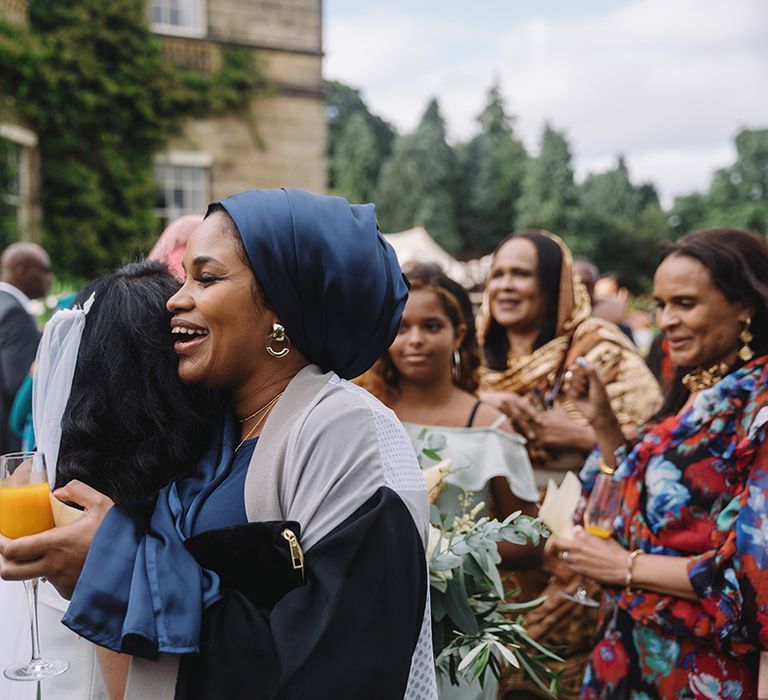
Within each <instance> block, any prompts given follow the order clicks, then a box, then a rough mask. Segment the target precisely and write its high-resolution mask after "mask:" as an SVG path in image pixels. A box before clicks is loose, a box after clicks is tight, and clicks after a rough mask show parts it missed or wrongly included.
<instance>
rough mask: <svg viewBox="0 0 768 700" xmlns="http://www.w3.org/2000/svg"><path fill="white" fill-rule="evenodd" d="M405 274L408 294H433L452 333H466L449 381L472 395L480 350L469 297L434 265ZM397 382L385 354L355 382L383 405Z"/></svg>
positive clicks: (397, 379) (389, 397)
mask: <svg viewBox="0 0 768 700" xmlns="http://www.w3.org/2000/svg"><path fill="white" fill-rule="evenodd" d="M405 274H406V277H407V278H408V283H409V284H410V291H411V293H413V292H416V291H419V290H425V291H429V292H433V293H434V294H435V296H437V298H438V300H439V301H440V305H441V307H442V309H443V311H444V312H445V315H446V316H448V318H449V320H450V322H451V325H452V326H453V328H454V330H458V328H459V326H462V325H463V326H465V327H466V329H467V331H466V333H465V334H464V338H463V339H462V341H461V345H460V346H459V356H460V358H461V365H460V367H459V370H458V376H457V377H454V378H453V382H454V384H456V386H458V387H459V388H460V389H463V390H464V391H467V392H469V393H470V394H473V393H475V391H477V387H478V376H477V372H478V369H479V367H480V350H479V348H478V345H477V331H476V330H475V319H474V311H473V309H472V302H471V301H470V299H469V295H468V294H467V292H466V290H465V289H464V287H462V286H461V285H460V284H459V283H458V282H456V281H454V280H452V279H451V278H450V277H448V275H446V274H445V273H444V272H443V271H442V270H441V269H440V268H439V266H437V265H434V264H429V263H423V264H414V265H411V266H409V267H408V268H407V272H406V273H405ZM399 380H400V377H399V375H398V372H397V369H396V367H395V365H394V363H393V362H392V360H391V358H390V356H389V352H388V351H387V352H385V353H384V354H383V355H382V356H381V357H380V358H379V360H377V362H376V364H374V366H373V367H372V368H371V369H370V370H369V371H368V372H366V373H365V374H364V375H362V377H361V378H360V381H359V382H358V383H359V384H361V385H362V386H364V387H365V388H366V389H368V391H370V392H371V393H372V394H374V395H375V396H377V397H378V398H380V399H382V400H383V401H384V402H385V403H389V402H390V401H391V398H392V394H393V393H396V392H397V387H398V384H399Z"/></svg>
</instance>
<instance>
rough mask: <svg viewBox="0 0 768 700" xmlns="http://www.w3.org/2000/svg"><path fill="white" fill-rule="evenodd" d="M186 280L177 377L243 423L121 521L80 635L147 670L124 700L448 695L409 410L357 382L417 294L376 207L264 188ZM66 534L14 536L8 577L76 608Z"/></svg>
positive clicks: (195, 260) (86, 586)
mask: <svg viewBox="0 0 768 700" xmlns="http://www.w3.org/2000/svg"><path fill="white" fill-rule="evenodd" d="M184 266H185V269H186V275H187V276H186V281H185V283H184V286H183V287H182V289H181V290H180V291H179V292H178V293H177V294H175V295H174V296H173V297H172V298H171V299H170V300H169V302H168V308H169V310H170V311H171V313H172V314H173V319H172V321H171V333H172V338H173V340H174V341H175V342H174V349H175V350H176V352H177V353H178V355H179V376H180V377H181V378H182V380H183V381H185V382H190V383H202V384H205V385H208V386H211V387H216V388H218V389H223V390H225V391H228V392H230V394H231V411H230V412H229V414H228V415H227V416H226V417H225V419H224V420H223V422H222V425H221V427H220V429H219V430H217V431H216V438H215V439H214V441H213V443H212V444H211V447H210V450H209V453H208V455H207V457H206V458H205V459H203V460H202V461H201V463H200V464H199V465H198V466H197V467H196V468H195V470H194V471H193V472H192V473H191V474H190V475H189V476H188V477H186V478H184V479H181V480H179V481H176V482H174V483H172V484H171V485H170V486H168V487H166V488H164V489H163V490H162V491H161V492H160V493H159V494H158V496H157V499H156V501H155V502H154V504H147V503H141V504H123V505H120V506H115V507H113V508H111V509H110V510H109V511H108V512H107V514H106V516H105V517H104V519H103V521H102V522H101V525H100V527H99V529H98V532H97V533H96V536H95V537H94V538H93V541H92V542H91V546H90V551H89V552H88V556H87V559H86V561H85V565H84V567H83V568H82V573H81V574H80V576H79V579H78V580H77V583H76V586H75V587H74V593H73V594H72V602H71V605H70V608H69V611H68V613H67V615H66V616H65V618H64V620H63V621H64V623H65V624H66V625H67V626H69V627H70V628H71V629H72V630H74V631H76V632H78V633H79V634H81V635H82V636H84V637H86V638H88V639H90V640H92V641H93V642H95V643H97V644H99V645H101V646H104V647H106V648H108V649H112V650H113V651H117V652H123V653H125V654H130V655H131V656H132V657H133V659H132V662H131V668H130V673H129V676H128V684H127V689H126V691H125V697H135V698H148V697H153V698H165V697H168V698H170V697H176V698H223V697H226V698H235V699H236V698H281V699H284V700H291V699H293V698H296V699H298V698H315V699H322V698H329V699H330V698H369V697H370V698H373V697H379V698H401V697H408V698H433V697H436V694H435V691H434V671H433V662H432V649H431V641H430V635H429V609H428V581H427V569H426V561H425V555H424V551H425V538H426V530H427V520H428V513H427V498H426V492H425V489H424V484H423V481H422V479H421V476H420V473H419V469H418V466H417V464H416V461H415V457H414V454H413V450H412V448H411V445H410V442H409V440H408V437H407V435H406V434H405V432H404V431H403V429H402V427H401V426H400V424H399V422H398V421H397V418H396V417H395V416H394V414H392V413H391V412H390V411H389V410H388V409H386V408H384V407H383V406H382V405H381V404H380V403H378V402H377V401H376V400H375V399H373V397H371V396H370V395H369V394H367V393H366V392H364V391H363V390H361V389H359V388H358V387H356V386H354V385H352V384H350V383H348V382H347V381H346V379H348V378H351V377H354V376H357V375H358V374H360V373H362V372H363V371H365V370H366V369H368V367H370V365H371V364H373V362H374V360H375V359H376V358H377V357H378V355H379V354H380V353H381V352H382V351H383V350H384V349H385V348H386V347H387V346H388V345H389V344H390V342H391V340H392V338H393V336H394V334H395V333H396V331H397V328H398V325H399V323H400V316H401V313H402V310H403V307H404V304H405V300H406V297H407V287H406V284H405V282H404V280H403V277H402V275H401V273H400V270H399V267H398V265H397V261H396V258H395V256H394V252H393V251H392V249H391V248H390V247H389V246H388V245H387V244H386V243H385V242H384V240H383V238H382V237H381V235H380V234H379V232H378V228H377V225H376V219H375V212H374V208H373V206H372V205H363V206H354V205H349V204H348V203H347V202H346V201H345V200H343V199H341V198H338V197H325V196H319V195H314V194H310V193H308V192H303V191H300V190H269V191H250V192H245V193H242V194H239V195H236V196H234V197H230V198H228V199H225V200H223V201H222V202H220V203H217V204H214V205H211V207H210V208H209V210H208V214H207V217H206V219H205V221H204V222H203V224H202V225H201V226H200V228H198V229H197V230H196V231H195V233H194V234H193V235H192V237H191V238H190V240H189V243H188V246H187V250H186V254H185V261H184ZM169 439H183V436H169ZM94 517H96V516H95V515H94ZM84 520H85V519H84ZM92 521H93V518H91V522H92ZM75 525H76V524H75ZM72 527H74V526H72ZM91 527H92V525H91ZM52 537H53V536H52V534H51V533H43V534H41V535H36V536H35V537H34V538H27V540H26V541H25V540H15V541H14V547H13V549H11V548H9V547H8V546H7V543H8V541H2V540H0V554H2V555H3V556H4V557H5V559H4V560H3V562H2V563H3V575H4V576H6V577H11V578H13V577H17V576H21V575H22V574H21V573H20V572H24V575H27V576H31V575H41V574H42V575H47V576H49V578H51V579H52V581H53V583H54V585H57V586H58V587H59V588H60V589H61V590H63V591H64V592H65V593H69V592H71V588H72V585H73V581H74V580H75V575H73V571H75V570H79V568H80V563H79V562H78V561H77V560H78V557H77V555H74V554H72V551H73V549H76V547H74V545H73V543H72V542H70V543H69V545H70V546H69V549H67V548H66V547H65V546H63V545H61V544H57V543H55V542H52V539H51V538H52ZM45 538H48V539H47V540H46V539H45ZM59 539H61V537H59ZM65 550H66V551H65ZM11 557H12V558H13V559H15V560H17V562H16V563H14V561H9V559H11ZM34 557H41V558H40V559H38V560H37V562H33V563H30V562H29V561H27V562H24V563H21V562H20V560H22V559H30V558H34ZM62 561H63V562H64V564H62ZM14 567H18V568H14ZM62 572H65V573H62ZM67 589H69V590H67ZM116 677H117V683H116V684H115V685H113V688H114V689H115V691H116V693H117V694H119V693H120V691H121V687H120V685H121V683H120V674H119V673H118V674H116ZM123 680H124V679H123Z"/></svg>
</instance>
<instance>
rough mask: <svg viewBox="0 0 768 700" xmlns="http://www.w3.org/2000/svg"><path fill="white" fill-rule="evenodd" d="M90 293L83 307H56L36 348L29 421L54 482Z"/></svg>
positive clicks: (91, 301) (90, 303)
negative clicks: (62, 427) (64, 418)
mask: <svg viewBox="0 0 768 700" xmlns="http://www.w3.org/2000/svg"><path fill="white" fill-rule="evenodd" d="M93 300H94V295H93V294H91V296H90V297H89V299H88V301H86V302H85V304H84V305H83V308H82V309H80V308H77V307H75V308H72V309H63V310H61V311H57V312H56V313H55V314H54V315H53V317H52V318H51V320H50V321H48V323H46V324H45V330H44V331H43V337H42V339H41V340H40V345H39V347H38V349H37V358H36V360H35V364H36V370H35V378H34V381H33V382H32V423H33V425H34V428H35V439H36V441H37V449H38V450H39V451H40V452H43V453H44V454H45V463H46V465H47V468H48V481H49V483H50V485H51V488H53V486H54V484H55V482H56V462H57V460H58V458H59V444H60V442H61V419H62V418H63V417H64V409H65V408H66V407H67V402H68V401H69V394H70V392H71V391H72V380H73V379H74V376H75V365H76V364H77V353H78V350H79V349H80V340H81V339H82V337H83V330H84V329H85V317H86V315H87V314H88V311H89V310H90V308H91V306H92V305H93Z"/></svg>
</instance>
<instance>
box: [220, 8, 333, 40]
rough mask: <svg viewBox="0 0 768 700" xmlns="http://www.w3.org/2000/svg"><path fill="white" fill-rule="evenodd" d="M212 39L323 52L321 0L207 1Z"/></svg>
mask: <svg viewBox="0 0 768 700" xmlns="http://www.w3.org/2000/svg"><path fill="white" fill-rule="evenodd" d="M207 5H208V34H209V36H210V37H211V38H212V39H215V40H218V41H228V42H235V43H242V44H249V45H251V46H263V47H277V48H280V49H291V50H294V51H310V52H313V53H319V52H320V51H321V49H322V31H321V21H322V12H321V2H320V0H207Z"/></svg>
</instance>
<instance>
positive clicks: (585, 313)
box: [477, 231, 661, 467]
mask: <svg viewBox="0 0 768 700" xmlns="http://www.w3.org/2000/svg"><path fill="white" fill-rule="evenodd" d="M540 233H542V234H543V235H546V236H548V237H550V238H551V239H552V240H553V241H555V243H557V244H558V245H559V246H560V249H561V251H562V256H563V264H562V269H561V274H560V299H559V303H558V314H557V318H558V323H557V335H556V336H555V337H554V338H553V339H552V340H551V341H550V342H548V343H546V344H545V345H543V346H542V347H540V348H538V349H536V350H534V352H533V353H531V354H530V355H522V356H516V357H515V356H513V357H510V358H508V361H507V369H506V370H504V371H503V372H497V371H493V370H489V369H487V368H486V369H482V370H481V379H480V388H481V389H483V390H487V391H511V392H515V393H517V394H520V395H521V396H525V395H527V394H529V393H530V392H531V391H533V390H534V389H539V390H540V391H541V392H542V393H544V394H546V393H547V392H548V391H549V390H550V389H552V387H553V386H554V385H555V383H556V382H557V379H558V373H559V372H560V371H561V370H562V369H564V368H567V367H568V366H569V365H570V364H572V363H573V362H575V360H576V358H577V357H579V356H582V357H586V358H587V359H588V360H590V361H591V362H592V363H593V364H594V365H595V366H596V367H597V369H598V370H599V371H600V374H601V376H602V377H603V380H604V381H605V382H606V386H607V389H608V395H609V396H610V397H611V405H612V407H613V410H614V412H615V413H616V415H617V417H618V419H619V422H620V423H621V424H622V426H633V427H634V426H639V425H641V424H642V423H644V422H645V421H646V420H647V419H648V418H650V417H651V416H652V415H653V414H654V413H655V412H656V411H657V410H658V408H659V406H660V405H661V390H660V389H659V386H658V384H657V382H656V380H655V378H654V377H653V374H652V373H651V371H650V370H649V369H648V367H647V366H646V364H645V361H644V360H643V358H642V357H641V356H640V354H639V353H638V351H637V348H635V346H634V345H633V344H632V342H631V341H630V340H629V338H627V336H626V335H624V333H623V332H622V331H621V330H620V329H619V328H618V327H617V326H615V325H614V324H612V323H609V322H608V321H603V320H602V319H598V318H591V316H590V314H591V311H592V309H591V306H590V303H589V298H588V295H587V291H586V289H585V287H584V286H583V285H582V284H581V283H580V282H578V281H577V280H576V279H575V278H574V276H573V261H572V258H571V253H570V251H569V250H568V248H567V247H566V245H565V244H564V243H563V242H562V240H560V238H558V237H557V236H555V235H553V234H550V233H548V232H546V231H540ZM490 321H491V317H490V304H489V299H488V292H487V289H486V293H485V295H484V297H483V304H482V307H481V310H480V315H479V316H478V321H477V326H478V337H479V340H480V342H481V344H482V343H483V341H484V340H485V337H486V334H487V333H488V329H489V326H490ZM558 403H560V405H561V406H562V407H563V409H564V410H565V411H566V412H567V413H568V415H569V416H570V417H572V418H573V419H574V420H576V421H577V422H579V423H581V424H586V420H585V419H584V417H583V416H582V415H581V413H580V412H579V411H578V409H577V408H576V407H575V406H574V405H573V403H572V402H571V401H568V400H563V399H558ZM531 456H532V459H534V461H535V464H534V466H540V467H544V466H546V465H545V464H541V462H542V459H544V461H547V459H546V456H543V455H541V454H533V455H531Z"/></svg>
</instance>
